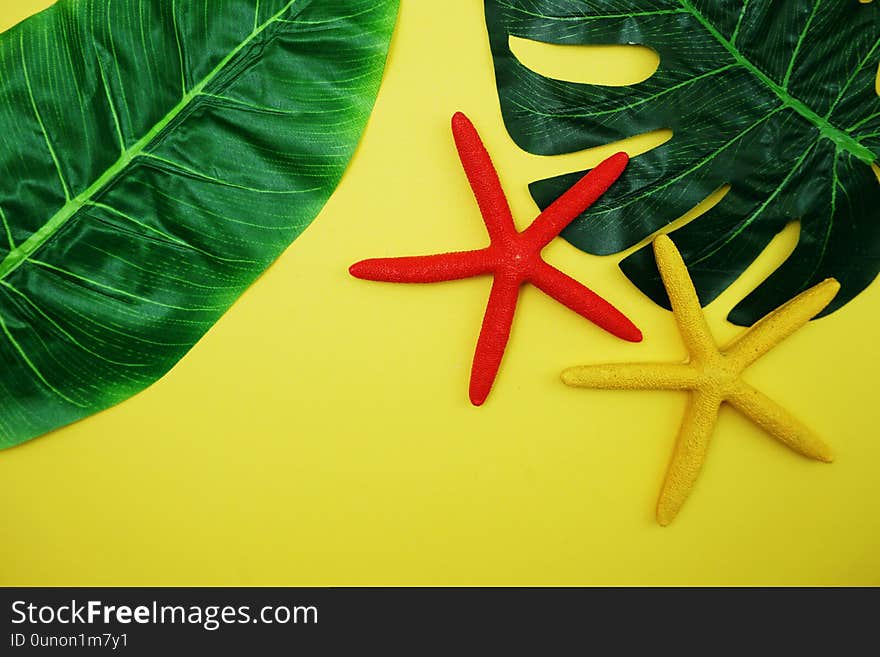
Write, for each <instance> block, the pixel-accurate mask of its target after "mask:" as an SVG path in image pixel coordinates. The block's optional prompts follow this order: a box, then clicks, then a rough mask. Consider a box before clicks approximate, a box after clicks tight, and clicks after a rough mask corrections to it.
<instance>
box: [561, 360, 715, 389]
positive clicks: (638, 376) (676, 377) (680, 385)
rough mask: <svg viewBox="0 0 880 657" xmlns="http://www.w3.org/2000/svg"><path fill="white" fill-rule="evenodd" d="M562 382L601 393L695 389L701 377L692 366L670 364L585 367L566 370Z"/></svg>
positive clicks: (623, 364)
mask: <svg viewBox="0 0 880 657" xmlns="http://www.w3.org/2000/svg"><path fill="white" fill-rule="evenodd" d="M562 382H563V383H565V385H567V386H571V387H573V388H593V389H596V388H598V389H601V390H693V389H694V388H696V386H697V383H698V374H697V372H696V370H694V368H693V367H691V366H689V365H679V364H671V363H620V364H615V365H584V366H582V367H570V368H568V369H567V370H565V371H564V372H563V373H562Z"/></svg>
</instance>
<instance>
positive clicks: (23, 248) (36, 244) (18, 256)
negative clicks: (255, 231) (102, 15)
mask: <svg viewBox="0 0 880 657" xmlns="http://www.w3.org/2000/svg"><path fill="white" fill-rule="evenodd" d="M300 1H302V0H290V1H289V2H288V3H287V4H285V5H284V7H282V8H281V9H280V10H279V11H278V12H277V13H276V14H274V15H273V16H272V17H271V18H269V19H268V20H267V21H266V22H265V23H263V24H262V25H257V24H256V19H255V21H254V23H255V25H254V29H253V31H252V32H251V33H250V34H249V35H248V37H247V38H246V39H245V40H244V41H242V42H241V43H239V44H238V45H237V46H236V47H235V48H234V49H233V50H231V51H230V52H229V53H228V54H227V55H226V57H224V58H223V59H222V60H221V61H220V62H219V63H218V64H217V66H215V67H214V68H213V69H212V70H211V71H210V72H209V73H208V74H207V75H206V76H205V77H204V78H202V80H201V81H200V82H199V83H198V84H196V85H195V86H194V87H192V89H190V90H189V91H186V90H185V89H184V93H183V96H182V97H181V99H180V102H178V103H177V105H175V106H174V107H173V108H171V110H170V111H169V112H168V113H167V114H166V115H165V116H163V117H162V118H161V119H160V120H159V121H158V122H157V123H156V124H155V125H154V126H153V127H152V128H151V129H150V130H149V132H147V133H146V134H145V135H144V136H143V137H141V139H139V140H138V141H137V142H135V143H134V144H133V145H132V146H131V147H129V148H128V149H126V150H124V151H123V152H122V154H121V155H120V157H119V159H118V160H116V162H114V163H113V164H112V165H111V166H110V167H108V168H107V169H106V170H105V171H104V173H102V174H101V175H100V176H99V177H98V178H97V179H96V180H95V182H93V183H92V184H91V185H89V187H87V188H86V189H84V190H83V191H82V192H80V193H79V194H78V195H77V196H75V197H74V198H72V199H69V200H68V201H67V202H66V203H65V204H64V205H63V206H62V207H61V209H59V210H58V211H57V212H56V213H55V214H54V215H52V217H51V218H50V219H49V221H47V222H46V223H45V224H43V225H42V226H41V227H40V228H39V229H38V230H36V231H35V232H34V233H32V234H31V235H30V237H28V238H27V239H26V240H25V241H24V242H22V243H21V244H20V245H19V246H18V247H17V248H15V249H13V250H12V251H10V252H9V253H8V254H7V255H6V257H5V258H3V260H2V261H0V280H3V279H5V278H6V277H7V276H8V275H9V274H11V273H12V272H13V271H15V270H16V269H18V268H19V267H20V266H21V265H22V264H24V263H25V262H27V261H28V259H30V257H31V256H32V255H33V254H34V252H36V251H37V249H39V248H40V247H41V246H42V245H43V244H45V242H46V241H47V240H48V239H49V238H51V237H52V236H53V235H54V234H55V233H57V232H58V231H59V230H60V229H61V228H62V226H64V225H65V224H66V223H67V222H68V221H69V220H70V219H71V218H72V217H73V216H74V215H75V214H76V213H77V212H79V211H80V210H81V209H82V208H83V206H85V205H87V204H88V203H89V202H91V201H92V200H93V199H94V198H95V197H96V196H98V195H99V194H100V193H101V192H102V191H103V190H104V189H105V188H106V187H107V186H108V185H109V184H110V183H111V182H112V181H113V180H115V179H116V177H117V176H119V175H120V174H121V173H122V172H123V171H125V169H126V168H127V167H128V165H129V164H131V162H132V161H133V160H134V159H135V158H137V157H139V156H141V155H142V154H143V153H144V151H145V149H146V148H147V147H148V146H149V145H150V144H151V143H152V141H153V140H154V139H155V138H156V137H157V136H158V135H159V134H161V133H162V131H164V130H165V129H166V128H167V127H168V126H169V125H170V124H171V123H172V122H173V121H174V120H175V119H176V118H177V117H178V116H180V115H181V114H182V113H183V112H184V111H185V110H186V109H187V108H188V107H189V106H190V105H191V104H192V103H193V101H195V100H196V99H197V98H198V97H199V96H201V95H202V91H203V90H204V89H205V87H207V86H208V85H209V84H210V83H211V82H213V81H214V79H216V78H217V76H218V75H220V74H221V73H222V72H223V70H224V69H225V68H226V67H227V66H228V65H229V63H230V62H231V61H232V60H233V59H234V58H235V57H236V56H237V55H238V54H239V53H240V52H241V51H242V50H244V49H245V48H247V47H248V46H249V45H250V44H251V43H253V41H254V40H255V39H256V38H257V37H259V36H260V35H261V34H262V33H263V32H264V31H265V30H266V29H267V28H268V27H269V26H270V25H271V24H272V23H275V22H278V20H279V19H280V18H281V16H282V15H283V14H285V13H286V12H287V10H288V9H290V8H291V7H292V6H293V5H294V4H296V3H297V2H300ZM259 6H260V4H259V2H258V3H257V11H259Z"/></svg>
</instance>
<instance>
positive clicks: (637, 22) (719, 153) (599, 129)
mask: <svg viewBox="0 0 880 657" xmlns="http://www.w3.org/2000/svg"><path fill="white" fill-rule="evenodd" d="M486 20H487V24H488V28H489V35H490V42H491V47H492V53H493V56H494V61H495V67H496V76H497V83H498V90H499V94H500V98H501V107H502V112H503V116H504V121H505V123H506V126H507V129H508V131H509V132H510V134H511V135H512V137H513V138H514V140H515V141H516V142H517V144H519V145H520V146H521V147H522V148H524V149H525V150H527V151H530V152H532V153H537V154H541V155H556V154H560V153H570V152H574V151H578V150H581V149H584V148H589V147H592V146H598V145H600V144H604V143H607V142H609V141H613V140H618V139H622V138H624V137H629V136H632V135H635V134H639V133H645V132H648V131H652V130H656V129H660V128H671V129H672V130H673V133H674V136H673V138H672V139H671V140H670V141H668V142H667V143H666V144H664V145H662V146H660V147H659V148H657V149H655V150H653V151H651V152H649V153H647V154H646V155H644V156H641V157H638V158H636V159H635V161H634V162H633V163H632V164H631V166H630V168H629V169H628V170H627V172H626V173H625V174H624V176H623V178H622V179H621V181H620V183H619V184H618V185H617V186H616V187H615V188H614V189H612V191H611V192H610V193H609V194H607V195H606V196H605V197H604V198H603V199H602V201H600V203H599V204H597V205H596V206H594V207H593V208H592V209H591V210H590V211H589V213H588V215H587V216H584V217H581V218H579V219H578V220H577V221H576V222H575V223H574V224H573V225H572V226H571V227H570V228H569V229H568V230H567V232H565V233H564V236H565V237H566V238H567V239H568V240H569V241H570V242H571V243H572V244H574V245H575V246H577V247H579V248H581V249H583V250H584V251H587V252H589V253H594V254H600V255H607V254H613V253H618V252H620V251H623V250H625V249H627V248H629V247H631V246H633V245H635V244H637V243H639V242H640V241H641V240H643V239H645V238H646V237H648V236H650V235H651V234H653V233H655V232H657V231H660V230H662V229H663V228H664V227H665V226H666V224H668V223H669V222H671V221H673V220H674V219H676V218H678V217H679V216H681V215H682V214H684V213H685V212H687V211H688V210H689V209H691V208H692V207H693V206H694V205H696V204H697V203H698V202H699V201H701V200H703V199H704V198H705V197H706V196H708V195H709V194H711V193H712V192H713V191H715V190H717V189H719V188H721V187H723V186H724V185H726V184H729V185H730V186H731V190H730V192H729V193H728V194H727V196H726V197H725V198H724V200H723V201H722V202H721V203H720V204H719V205H717V206H716V207H715V208H714V209H713V210H712V211H710V212H709V213H708V214H706V215H704V216H703V217H700V218H699V219H697V220H695V221H693V222H691V223H689V224H687V225H685V226H684V227H683V228H679V229H678V230H676V231H675V232H674V233H673V238H674V240H675V243H676V244H677V245H678V247H679V248H680V249H681V252H682V254H683V256H684V259H685V262H686V263H687V265H688V267H689V269H690V270H691V274H692V276H693V279H694V282H695V284H696V287H697V290H698V292H699V295H700V299H701V301H702V302H703V303H704V304H705V303H708V302H709V301H711V300H712V299H714V298H715V297H716V296H717V295H718V294H720V293H721V292H722V291H723V290H724V289H725V288H727V287H728V286H729V285H730V284H731V282H733V281H734V280H735V279H736V278H737V277H738V276H739V275H740V273H742V271H743V270H744V269H745V268H746V267H747V266H748V265H749V264H750V263H751V262H752V261H753V260H754V259H755V257H756V256H757V255H758V254H759V253H760V252H761V250H762V249H763V248H764V247H765V246H766V245H767V244H768V242H769V241H770V240H771V239H772V238H773V236H774V235H776V234H777V233H778V232H779V231H780V230H781V229H782V228H783V227H784V226H785V225H786V223H787V222H789V221H791V220H795V219H797V220H800V240H799V242H798V245H797V247H796V248H795V250H794V253H792V254H791V256H790V257H789V258H788V259H787V260H786V261H785V262H784V263H783V264H782V265H781V266H780V267H779V268H778V269H777V270H776V271H775V272H774V273H773V274H772V275H771V276H770V277H769V278H768V279H767V280H766V281H765V282H764V283H763V284H762V285H760V286H759V287H758V288H757V289H756V290H754V292H753V293H752V294H750V295H749V296H748V297H747V298H746V299H744V300H743V301H742V302H741V303H740V304H739V305H738V306H736V308H734V310H733V311H732V313H731V315H730V319H731V321H734V322H736V323H738V324H751V323H753V322H754V321H755V320H756V319H758V318H759V317H761V316H762V315H764V314H765V313H767V312H768V311H770V310H771V309H773V308H774V307H776V306H778V305H780V304H781V303H782V302H784V301H786V300H788V299H790V298H792V297H794V296H795V295H796V294H798V293H799V292H801V291H802V290H804V289H806V288H808V287H810V286H812V285H813V284H814V283H817V282H819V281H821V280H822V279H824V278H826V277H830V276H833V277H835V278H837V279H838V280H839V281H840V283H841V285H842V290H841V292H840V294H839V296H838V297H837V299H835V301H834V302H833V303H832V304H831V306H830V307H829V308H828V310H827V311H826V312H830V311H831V310H835V309H837V308H839V307H840V306H841V305H843V304H844V303H846V302H847V301H849V300H850V299H852V298H853V297H854V296H855V295H856V294H858V293H859V292H861V291H862V290H863V289H864V288H865V287H866V286H867V285H868V284H869V283H870V282H871V281H872V280H873V279H874V277H875V276H876V274H877V272H878V267H880V185H878V181H877V177H876V176H875V174H874V172H873V171H872V168H871V165H872V163H874V161H875V160H876V159H877V155H878V154H880V99H878V96H877V94H876V91H875V84H876V83H875V78H876V75H877V68H878V61H880V3H878V2H876V1H875V2H873V3H871V4H865V3H862V2H860V1H859V0H785V1H784V2H764V1H758V0H486ZM510 37H520V38H524V39H529V40H533V41H539V42H546V43H553V44H642V45H645V46H648V47H650V48H652V49H654V50H655V51H656V52H657V53H658V54H659V57H660V66H659V69H658V70H657V71H656V73H655V74H654V75H653V76H652V77H651V78H649V79H648V80H646V81H645V82H642V83H640V84H636V85H632V86H629V87H606V86H597V85H589V84H575V83H570V82H565V81H560V80H553V79H549V78H547V77H544V76H542V75H539V74H538V73H536V72H534V71H532V70H530V69H529V68H527V67H526V66H524V65H523V64H522V63H520V62H519V61H518V60H517V59H516V57H515V56H514V54H513V53H512V51H511V46H510ZM581 175H582V172H577V173H573V174H571V175H567V176H562V177H559V178H553V179H549V180H542V181H538V182H536V183H534V184H533V185H532V188H531V189H532V193H533V196H534V198H535V200H536V201H537V202H538V204H539V205H540V206H542V207H546V206H547V205H548V204H549V203H550V202H551V201H552V200H553V199H555V198H556V197H558V196H559V195H560V194H561V192H562V191H563V190H565V189H566V188H567V187H568V186H570V185H571V184H572V183H573V182H574V181H575V180H577V179H578V177H579V176H581ZM621 267H622V269H623V270H624V272H625V273H626V274H627V276H629V277H630V279H631V280H633V281H634V282H635V283H636V284H637V285H638V286H639V287H640V288H641V289H642V290H643V291H644V292H645V293H647V294H648V295H650V296H651V298H653V299H654V300H655V301H657V302H658V303H663V304H668V301H667V299H666V294H665V292H664V291H663V287H662V285H661V284H660V280H659V277H658V275H657V271H656V268H655V265H654V260H653V257H652V256H651V254H650V252H649V251H648V250H647V249H642V250H640V251H636V252H635V253H634V254H633V255H631V256H630V257H628V258H627V259H625V260H624V261H623V262H622V264H621Z"/></svg>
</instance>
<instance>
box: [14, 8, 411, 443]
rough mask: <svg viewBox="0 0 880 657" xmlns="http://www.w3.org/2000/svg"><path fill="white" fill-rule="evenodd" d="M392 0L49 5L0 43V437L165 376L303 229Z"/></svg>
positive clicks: (349, 147) (382, 49) (376, 67)
mask: <svg viewBox="0 0 880 657" xmlns="http://www.w3.org/2000/svg"><path fill="white" fill-rule="evenodd" d="M397 9H398V0H211V1H210V2H207V1H205V2H197V1H195V0H113V1H112V2H109V1H108V0H61V1H60V2H59V3H58V4H56V5H55V6H53V7H51V8H49V9H47V10H46V11H44V12H42V13H40V14H38V15H36V16H34V17H33V18H31V19H29V20H27V21H25V22H23V23H22V24H20V25H18V26H16V27H15V28H13V29H12V30H10V31H8V32H6V33H4V34H2V35H0V141H2V148H0V171H2V178H0V219H2V224H3V225H2V230H0V364H2V373H0V447H10V446H13V445H16V444H19V443H21V442H24V441H25V440H28V439H30V438H33V437H35V436H38V435H40V434H43V433H45V432H47V431H50V430H52V429H55V428H57V427H60V426H62V425H65V424H68V423H70V422H73V421H76V420H78V419H80V418H83V417H86V416H88V415H90V414H92V413H95V412H97V411H100V410H102V409H105V408H107V407H109V406H111V405H113V404H116V403H118V402H120V401H122V400H124V399H126V398H128V397H130V396H131V395H133V394H135V393H137V392H139V391H141V390H143V389H144V388H145V387H147V386H149V385H150V384H151V383H153V382H154V381H156V380H157V379H158V378H159V377H161V376H162V375H163V374H165V373H166V372H167V371H168V370H169V369H170V368H171V367H172V366H173V365H174V364H175V363H176V362H177V361H178V360H179V359H180V358H181V357H182V356H183V355H184V354H186V352H187V351H188V350H189V349H190V348H191V347H192V346H193V345H194V344H195V342H196V341H198V340H199V338H200V337H201V336H202V335H203V334H204V333H205V332H206V331H207V330H208V329H209V328H210V327H211V326H212V325H213V324H214V323H215V322H216V321H217V319H218V318H219V317H220V316H221V315H222V314H223V313H224V311H226V310H227V309H228V308H229V306H230V305H231V304H232V303H233V302H234V301H235V300H236V299H237V298H238V297H239V296H240V295H241V294H242V292H243V291H244V290H245V289H246V288H247V287H248V286H249V285H250V284H251V283H252V282H253V281H254V279H255V278H256V277H257V276H259V275H260V273H262V272H263V271H264V270H265V269H266V268H267V267H268V266H269V265H270V264H271V263H272V261H273V260H275V258H277V257H278V255H279V254H280V253H281V252H282V251H283V250H284V249H285V248H286V247H287V246H288V245H289V244H290V243H291V242H292V241H293V240H294V239H295V238H296V237H297V235H299V234H300V233H301V232H302V231H303V229H305V228H306V226H308V224H309V223H310V222H311V221H312V220H313V219H314V217H315V215H316V214H317V213H318V212H319V210H320V209H321V208H322V206H323V205H324V203H325V202H326V200H327V199H328V197H329V196H330V194H331V193H332V191H333V190H334V189H335V187H336V185H337V184H338V182H339V180H340V178H341V176H342V174H343V172H344V170H345V168H346V166H347V165H348V162H349V161H350V159H351V157H352V154H353V152H354V150H355V147H356V145H357V143H358V141H359V139H360V136H361V134H362V131H363V129H364V126H365V124H366V121H367V118H368V116H369V114H370V112H371V110H372V106H373V102H374V100H375V97H376V93H377V91H378V87H379V83H380V80H381V77H382V73H383V69H384V65H385V58H386V53H387V49H388V44H389V40H390V38H391V33H392V30H393V27H394V23H395V21H396V16H397Z"/></svg>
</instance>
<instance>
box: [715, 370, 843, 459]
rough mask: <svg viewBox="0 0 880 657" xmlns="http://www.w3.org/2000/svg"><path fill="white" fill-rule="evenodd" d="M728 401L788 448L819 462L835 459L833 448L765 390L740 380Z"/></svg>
mask: <svg viewBox="0 0 880 657" xmlns="http://www.w3.org/2000/svg"><path fill="white" fill-rule="evenodd" d="M727 401H729V402H730V404H731V405H733V406H734V408H736V409H737V410H739V411H740V412H741V413H742V414H743V415H745V416H746V417H747V418H749V419H750V420H751V421H752V422H754V423H755V424H757V425H758V426H759V427H761V428H762V429H764V430H765V431H766V432H767V433H769V434H770V435H771V436H773V437H774V438H776V439H777V440H778V441H779V442H781V443H782V444H783V445H785V446H786V447H789V448H790V449H793V450H794V451H795V452H798V453H799V454H803V455H804V456H807V457H809V458H811V459H816V460H817V461H824V462H826V463H830V462H831V461H833V460H834V454H833V452H832V451H831V448H830V447H829V446H828V445H827V444H826V443H825V442H824V441H823V440H822V439H821V438H819V437H818V436H817V435H816V434H815V433H813V432H812V431H811V430H810V429H809V428H808V427H806V426H804V425H803V424H801V422H800V421H798V420H797V419H796V418H795V417H793V416H792V415H791V414H790V413H789V412H788V411H786V410H785V409H784V408H782V407H781V406H780V405H779V404H777V403H776V402H775V401H773V400H772V399H770V398H769V397H767V396H766V395H765V394H764V393H762V392H760V391H759V390H756V389H755V388H753V387H751V386H750V385H748V384H746V383H743V382H740V385H739V386H737V388H736V390H735V391H734V392H733V393H732V394H730V395H729V396H728V398H727Z"/></svg>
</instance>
